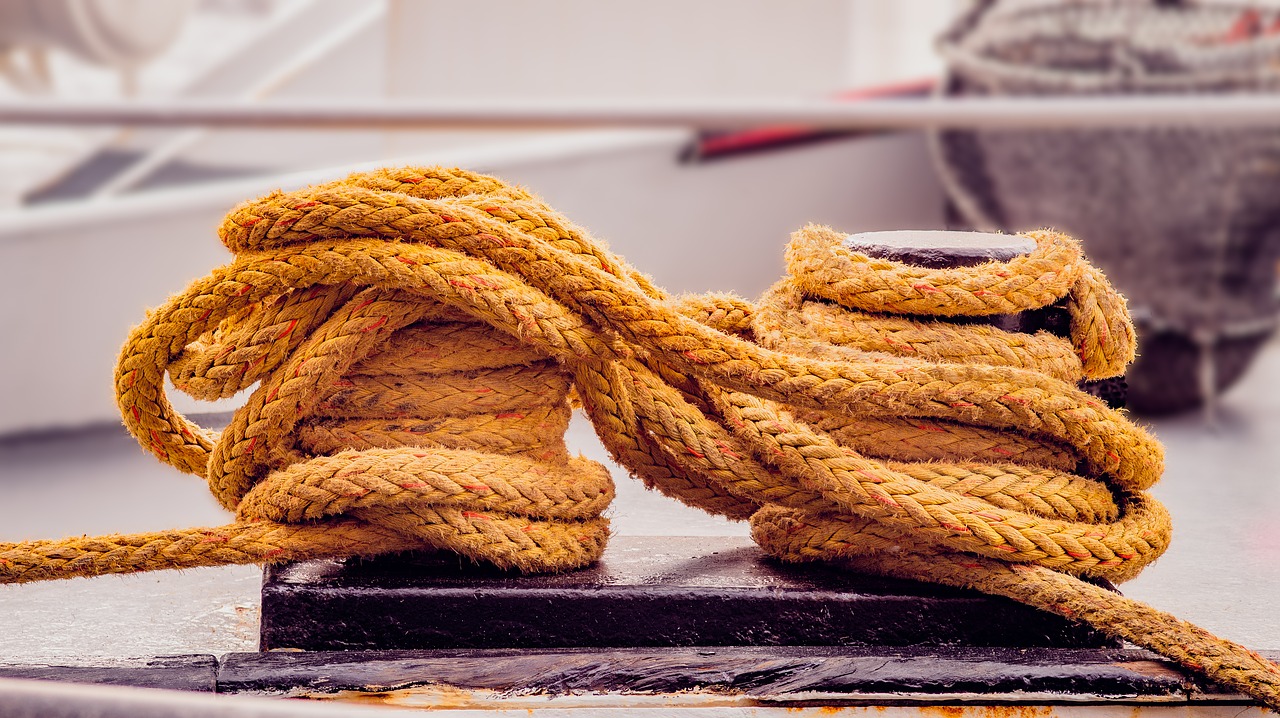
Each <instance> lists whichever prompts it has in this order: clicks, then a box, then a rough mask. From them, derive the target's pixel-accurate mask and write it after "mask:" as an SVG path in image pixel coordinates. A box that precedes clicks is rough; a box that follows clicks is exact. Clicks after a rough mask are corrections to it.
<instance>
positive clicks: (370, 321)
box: [0, 167, 1280, 706]
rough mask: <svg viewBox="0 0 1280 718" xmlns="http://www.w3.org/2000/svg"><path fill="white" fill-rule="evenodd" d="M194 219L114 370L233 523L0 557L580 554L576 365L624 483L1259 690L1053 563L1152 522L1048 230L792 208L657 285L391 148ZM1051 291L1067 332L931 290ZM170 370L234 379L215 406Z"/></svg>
mask: <svg viewBox="0 0 1280 718" xmlns="http://www.w3.org/2000/svg"><path fill="white" fill-rule="evenodd" d="M219 236H220V237H221V238H222V241H223V242H224V243H225V244H226V246H227V247H228V248H229V249H230V250H231V251H232V252H233V253H234V255H235V257H234V259H233V261H232V262H231V263H230V264H228V265H226V266H224V267H221V268H219V269H216V270H214V271H213V272H212V273H211V274H210V275H209V276H207V277H205V278H202V279H199V280H197V281H196V282H194V283H193V284H192V285H191V286H190V287H188V289H187V290H186V291H185V292H184V293H182V294H180V295H178V296H175V297H174V298H172V299H170V301H169V302H168V303H167V304H166V305H164V306H163V307H161V308H160V309H158V310H156V311H153V312H151V313H150V314H149V315H148V316H147V318H146V320H145V321H144V322H143V324H142V325H140V326H139V327H137V328H135V329H134V330H133V332H132V334H131V335H130V337H129V340H128V342H127V343H126V344H125V346H124V348H123V350H122V352H121V356H120V360H119V362H118V365H117V368H116V389H117V398H118V403H119V406H120V408H121V412H122V416H123V417H124V421H125V425H126V427H127V428H128V429H129V431H131V432H132V433H133V434H134V435H135V436H137V437H138V439H139V441H140V442H141V443H142V444H143V446H144V447H146V448H148V449H149V450H151V451H152V453H154V454H155V455H156V456H157V457H159V458H160V459H161V460H162V461H165V462H167V463H169V464H171V465H173V466H175V467H177V468H179V469H181V470H183V471H186V472H188V473H193V474H196V475H199V476H201V477H203V478H205V479H206V481H207V482H208V484H209V487H210V490H211V491H212V492H213V493H214V495H215V496H217V498H218V500H219V501H221V502H222V504H223V505H224V506H226V507H227V508H228V509H230V510H233V511H235V512H236V520H235V521H234V522H233V523H231V524H228V525H227V526H223V527H219V528H212V529H188V530H179V531H169V532H161V533H152V534H137V535H132V536H110V537H97V538H72V539H65V540H62V541H45V542H28V543H23V544H9V545H5V546H0V580H3V581H6V582H18V581H29V580H38V579H46V578H61V577H69V576H77V575H94V574H101V573H114V572H125V571H138V570H148V569H160V568H179V567H189V566H202V565H214V564H223V563H245V562H259V563H265V562H277V561H287V560H299V559H306V558H316V557H330V556H370V555H376V554H382V553H388V552H393V551H403V550H410V549H447V550H452V551H456V552H458V553H460V554H463V555H466V556H469V557H471V558H472V559H473V560H477V561H487V562H491V563H493V564H496V565H498V566H502V567H509V568H517V569H520V570H525V571H559V570H567V569H571V568H575V567H578V566H583V565H586V564H588V563H590V562H592V561H594V560H596V559H597V558H598V557H599V556H600V554H601V552H602V551H603V548H604V544H605V541H606V539H607V535H608V523H607V520H606V519H605V518H603V517H602V512H603V511H604V510H605V508H606V507H607V506H608V504H609V502H610V500H611V499H612V497H613V486H612V483H611V481H610V477H609V473H608V471H607V470H606V469H605V468H604V467H603V466H600V465H599V464H596V463H594V462H590V461H587V460H585V459H582V458H575V457H571V456H570V455H569V454H568V451H567V449H566V448H565V446H564V439H563V436H564V431H565V429H566V427H567V424H568V421H569V416H570V411H571V409H570V402H571V396H573V397H576V399H577V400H578V401H580V402H581V406H582V408H583V409H584V410H585V412H586V413H587V415H588V416H589V417H590V419H591V421H592V424H593V425H594V427H595V429H596V431H597V434H598V435H599V436H600V438H601V440H602V442H603V443H604V445H605V446H606V447H607V448H608V450H609V451H610V453H611V454H612V456H613V457H614V458H615V459H616V460H617V462H618V463H619V464H621V465H622V466H624V467H626V468H627V469H628V470H629V471H630V472H631V473H632V474H634V475H635V476H637V477H638V478H640V479H641V480H643V481H644V483H645V484H646V485H647V486H649V487H651V488H654V489H656V490H658V491H661V492H663V493H665V494H667V495H670V496H673V497H675V498H677V499H679V500H680V501H683V502H684V503H686V504H688V505H691V506H694V507H698V508H701V509H704V510H707V511H710V512H713V513H716V514H720V515H723V516H726V517H729V518H731V519H749V520H750V522H751V529H752V535H753V536H754V537H755V539H756V541H757V542H758V543H759V544H760V545H761V547H762V548H763V549H764V550H766V551H767V552H769V553H771V554H773V555H775V556H777V557H778V558H781V559H782V560H787V561H811V560H824V561H834V562H838V563H841V564H844V565H847V566H850V567H852V568H855V569H857V570H862V571H868V572H874V573H879V574H885V575H893V576H902V577H907V578H916V579H922V580H928V581H936V582H940V583H946V584H950V585H958V586H966V587H971V588H976V589H978V590H982V591H986V592H988V593H992V594H996V595H1002V596H1008V597H1012V598H1015V599H1016V600H1020V601H1024V602H1026V603H1029V604H1031V605H1033V606H1037V607H1039V608H1042V609H1045V610H1049V611H1053V612H1055V613H1059V614H1061V615H1065V616H1069V617H1072V618H1074V619H1077V620H1084V621H1087V622H1089V623H1091V624H1092V625H1095V626H1097V627H1099V628H1101V629H1102V630H1105V631H1107V632H1109V633H1112V634H1114V635H1119V636H1122V637H1124V638H1127V639H1129V640H1131V641H1134V642H1135V643H1138V644H1140V645H1143V646H1146V647H1149V648H1152V649H1153V650H1156V651H1159V652H1161V653H1164V654H1165V655H1168V656H1171V657H1173V658H1175V659H1176V660H1179V661H1181V662H1182V663H1183V664H1184V665H1188V666H1194V667H1196V668H1197V669H1198V670H1204V671H1206V672H1208V673H1209V674H1210V675H1211V676H1213V677H1214V678H1216V679H1218V680H1221V681H1223V682H1226V683H1228V684H1229V685H1232V686H1234V687H1237V688H1239V689H1241V690H1245V691H1247V692H1250V693H1251V694H1252V695H1256V696H1259V697H1260V698H1261V699H1263V700H1265V701H1268V702H1269V704H1270V705H1273V706H1275V705H1280V676H1278V675H1277V673H1276V669H1275V666H1273V665H1272V664H1270V663H1268V662H1266V661H1265V660H1262V659H1260V658H1258V657H1257V656H1256V655H1255V654H1251V653H1249V652H1248V651H1247V650H1246V649H1244V648H1242V647H1240V646H1236V645H1235V644H1230V643H1228V642H1226V641H1222V640H1221V639H1217V638H1214V637H1212V636H1210V635H1209V634H1207V633H1204V632H1203V631H1200V629H1195V628H1194V627H1192V626H1189V624H1184V623H1181V622H1178V621H1177V620H1176V619H1173V618H1172V617H1170V616H1167V614H1161V613H1159V612H1157V611H1155V610H1154V609H1151V608H1150V607H1147V606H1145V605H1143V604H1140V603H1138V602H1136V601H1132V600H1130V599H1126V598H1123V597H1121V596H1119V595H1117V594H1114V593H1111V592H1109V591H1105V590H1103V589H1100V588H1098V587H1097V586H1095V585H1093V584H1091V583H1088V582H1084V581H1081V580H1079V579H1078V578H1076V577H1077V576H1083V577H1089V578H1094V579H1102V578H1105V579H1110V580H1113V581H1121V580H1124V579H1127V578H1130V577H1132V576H1134V575H1136V574H1137V573H1138V572H1139V571H1140V570H1141V569H1142V568H1143V567H1144V566H1146V565H1147V564H1149V563H1150V562H1151V561H1153V560H1155V559H1156V558H1157V557H1158V556H1159V555H1160V554H1161V553H1162V552H1163V551H1164V549H1165V548H1166V547H1167V545H1168V542H1169V536H1170V523H1169V517H1168V514H1167V513H1166V512H1165V510H1164V508H1163V507H1162V506H1161V505H1160V504H1159V503H1158V502H1157V501H1155V500H1154V499H1152V498H1151V497H1150V496H1148V495H1147V494H1146V493H1145V490H1146V489H1147V488H1148V487H1150V486H1151V485H1152V484H1153V483H1154V482H1155V481H1156V480H1157V479H1158V478H1159V477H1160V475H1161V473H1162V472H1163V461H1164V459H1163V450H1162V448H1161V446H1160V445H1159V443H1158V442H1157V441H1156V440H1155V439H1154V437H1152V436H1151V435H1150V434H1149V433H1148V432H1147V431H1145V430H1144V429H1142V428H1141V427H1139V426H1138V425H1136V424H1134V423H1133V422H1132V421H1130V420H1129V419H1128V418H1127V417H1126V416H1125V415H1124V414H1122V413H1120V412H1117V411H1114V410H1112V409H1110V408H1108V407H1106V406H1104V405H1103V404H1101V403H1100V402H1099V401H1098V400H1097V399H1095V398H1094V397H1092V396H1090V395H1088V394H1086V393H1084V392H1082V391H1080V390H1079V389H1078V388H1077V387H1076V382H1078V381H1079V380H1081V379H1084V378H1090V379H1093V378H1102V377H1108V376H1116V375H1118V374H1121V373H1123V371H1124V367H1125V365H1126V364H1127V363H1128V362H1129V361H1130V360H1131V359H1132V358H1133V353H1134V334H1133V328H1132V323H1131V322H1130V319H1129V316H1128V313H1127V310H1126V309H1125V305H1124V300H1123V298H1122V297H1121V296H1120V295H1119V294H1118V293H1116V292H1115V291H1114V290H1113V289H1112V288H1111V287H1110V286H1109V285H1108V283H1107V282H1106V279H1105V278H1104V277H1103V275H1102V274H1101V273H1100V272H1098V271H1097V270H1096V269H1095V268H1093V267H1091V266H1090V265H1089V264H1088V263H1087V262H1086V261H1085V260H1084V258H1083V256H1082V255H1081V251H1080V247H1079V245H1078V243H1077V242H1075V241H1074V240H1072V239H1070V238H1068V237H1066V236H1065V235H1062V234H1059V233H1056V232H1050V231H1041V232H1033V233H1031V234H1030V235H1028V236H1030V237H1031V238H1033V239H1034V240H1035V243H1036V248H1035V250H1034V251H1033V252H1031V253H1030V254H1027V255H1025V256H1022V257H1018V258H1016V259H1013V260H1011V261H1009V262H990V263H987V264H983V265H979V266H976V267H966V268H958V269H943V270H935V269H921V268H917V267H910V266H906V265H903V264H897V263H894V262H889V261H886V260H879V259H874V258H871V257H868V256H865V255H861V254H858V253H856V252H852V251H850V250H848V249H847V248H845V247H844V246H843V245H842V244H841V242H840V240H841V239H842V235H839V234H837V233H835V232H834V231H832V230H830V229H827V228H822V227H815V226H810V227H806V228H804V229H801V230H800V231H798V232H797V233H796V234H795V235H794V236H793V237H792V241H791V243H790V245H789V247H788V249H787V253H786V256H787V262H788V269H789V275H788V276H787V277H786V278H784V279H783V280H782V281H781V282H780V283H779V284H778V285H776V286H775V287H774V288H773V289H771V290H770V291H769V292H768V293H767V294H766V296H765V297H764V298H763V300H762V301H761V302H760V303H759V304H755V303H751V302H747V301H745V300H742V299H740V298H737V297H733V296H731V295H705V296H697V297H683V298H673V297H670V296H668V295H667V294H665V293H664V292H663V291H662V290H660V289H659V288H657V287H656V286H654V284H653V283H652V282H651V281H650V280H649V279H648V278H647V277H645V276H644V275H643V274H641V273H639V272H638V271H636V270H634V269H633V268H631V267H630V266H629V265H627V264H626V263H625V262H624V261H623V260H622V259H621V258H619V257H617V256H616V255H614V254H612V253H610V252H609V251H608V250H607V249H606V248H605V247H604V246H603V245H602V244H601V243H599V242H598V241H596V240H594V239H592V238H591V237H590V235H588V234H587V233H586V232H585V231H584V230H582V229H581V228H579V227H577V226H576V225H574V224H573V223H572V222H570V221H569V220H568V219H567V218H565V217H563V216H561V215H559V214H558V213H556V212H555V211H554V210H552V209H551V208H549V207H547V206H546V205H545V204H543V203H542V202H540V201H539V200H538V199H537V198H536V197H534V196H532V195H531V194H529V193H528V192H526V191H524V190H522V189H519V188H516V187H512V186H510V185H507V184H505V183H503V182H501V181H499V180H497V179H494V178H491V177H486V176H483V175H479V174H475V173H471V172H466V171H463V170H453V169H443V168H413V167H407V168H397V169H386V170H380V171H376V172H370V173H363V174H356V175H352V176H350V177H348V178H346V179H344V180H340V181H337V182H333V183H329V184H325V185H319V186H315V187H310V188H307V189H304V190H299V191H296V192H287V193H286V192H275V193H272V194H270V195H267V196H265V197H262V198H260V199H257V200H253V201H250V202H246V203H244V204H241V205H240V206H238V207H236V208H235V209H233V210H232V211H231V212H230V213H229V214H228V215H227V217H226V219H225V220H224V221H223V223H222V225H221V226H220V228H219ZM1058 302H1063V303H1064V306H1065V307H1066V309H1067V311H1068V312H1069V314H1070V316H1071V338H1070V340H1064V339H1060V338H1057V337H1053V336H1050V335H1048V334H1045V333H1038V334H1035V335H1026V334H1018V333H1010V332H1002V331H999V330H997V329H994V328H991V327H987V326H982V325H978V324H972V323H969V324H965V323H957V322H953V321H950V320H951V319H952V318H955V317H966V316H969V317H972V316H986V315H992V314H1001V313H1015V312H1020V311H1025V310H1028V309H1036V308H1041V307H1046V306H1049V305H1051V304H1055V303H1058ZM166 376H168V377H171V378H172V380H173V382H174V384H175V385H176V386H177V387H178V388H179V389H180V390H182V391H185V392H187V393H190V394H192V395H193V396H197V397H201V398H219V397H229V396H233V395H235V394H237V393H238V392H241V391H245V390H249V389H252V391H251V393H250V394H249V396H248V399H247V400H246V402H245V404H244V406H243V407H242V408H241V409H240V410H239V411H237V412H236V414H235V416H234V418H233V420H232V421H231V423H230V424H229V425H228V426H227V427H226V429H225V430H223V431H222V432H221V434H220V435H218V436H215V435H212V434H211V433H210V432H207V431H205V430H203V429H201V428H200V427H198V426H196V425H194V424H192V423H191V422H190V421H188V420H187V419H185V418H184V417H182V416H181V415H180V414H178V413H177V412H176V411H175V410H174V409H173V407H172V406H171V405H170V403H169V401H168V400H167V398H166V396H165V393H164V386H165V379H166ZM1208 655H1212V656H1214V661H1215V662H1214V663H1213V664H1212V665H1210V664H1209V663H1207V662H1205V661H1204V657H1205V656H1208Z"/></svg>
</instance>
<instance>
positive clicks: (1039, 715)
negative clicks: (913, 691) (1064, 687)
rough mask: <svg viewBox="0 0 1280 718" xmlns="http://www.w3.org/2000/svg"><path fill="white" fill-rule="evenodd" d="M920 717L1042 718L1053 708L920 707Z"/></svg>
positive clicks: (1052, 711)
mask: <svg viewBox="0 0 1280 718" xmlns="http://www.w3.org/2000/svg"><path fill="white" fill-rule="evenodd" d="M920 714H921V715H935V716H938V717H939V718H1043V717H1044V716H1052V715H1053V714H1054V709H1053V706H1028V705H980V706H920Z"/></svg>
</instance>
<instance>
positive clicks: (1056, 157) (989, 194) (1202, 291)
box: [933, 2, 1280, 411]
mask: <svg viewBox="0 0 1280 718" xmlns="http://www.w3.org/2000/svg"><path fill="white" fill-rule="evenodd" d="M1273 28H1274V29H1273ZM940 48H941V50H942V52H943V54H944V56H945V58H946V59H947V62H948V65H949V69H950V74H949V77H948V79H947V81H946V82H945V83H944V84H943V87H942V89H941V91H942V92H944V93H946V94H950V95H963V96H1026V95H1039V96H1072V95H1082V96H1106V95H1132V94H1170V93H1187V92H1197V93H1232V92H1271V91H1276V90H1280V12H1277V11H1276V10H1273V9H1261V8H1254V7H1250V6H1244V5H1211V6H1195V5H1193V6H1178V7H1172V8H1169V7H1159V6H1155V5H1151V4H1147V3H1138V2H1106V3H1102V2H1093V3H1073V4H1069V5H1068V4H1054V5H1048V6H1040V7H1023V8H1021V9H1016V10H999V9H996V10H992V11H989V12H987V13H985V14H984V15H982V16H981V17H979V18H976V19H975V18H974V17H973V16H970V17H966V18H963V19H962V21H961V22H959V23H958V24H957V26H956V27H955V28H953V29H952V31H951V32H949V33H948V34H947V35H946V36H944V38H943V40H942V42H941V43H940ZM1278 119H1280V118H1278ZM933 145H934V151H935V158H936V161H937V164H938V167H939V172H940V175H941V177H942V179H943V182H944V184H946V185H947V189H948V192H949V195H950V197H951V199H952V201H953V202H954V204H955V205H956V208H957V209H958V211H959V213H960V214H961V215H962V217H963V220H964V221H965V222H966V223H967V224H970V225H971V226H974V227H977V228H980V229H988V230H989V229H1003V230H1009V231H1018V230H1025V229H1032V228H1037V227H1046V226H1048V227H1054V228H1056V229H1061V230H1064V231H1066V232H1069V233H1071V234H1073V235H1075V236H1077V237H1079V238H1081V239H1082V240H1083V241H1084V244H1085V249H1086V251H1087V252H1088V254H1089V257H1090V258H1091V259H1092V260H1093V261H1094V262H1095V263H1097V264H1098V265H1099V266H1101V267H1102V268H1103V270H1104V271H1106V272H1107V273H1108V275H1109V276H1110V277H1111V278H1112V280H1113V281H1114V282H1115V283H1116V285H1117V286H1118V287H1120V289H1121V290H1122V291H1123V292H1124V293H1125V294H1126V296H1127V297H1128V298H1129V300H1130V304H1131V306H1132V308H1133V310H1134V315H1135V318H1136V319H1137V320H1138V322H1139V329H1140V331H1141V333H1142V334H1143V337H1144V339H1146V340H1147V341H1146V342H1145V344H1146V345H1147V346H1150V347H1151V348H1152V349H1153V350H1155V349H1158V350H1159V355H1156V354H1151V355H1147V354H1146V353H1145V352H1144V353H1143V356H1142V358H1141V359H1140V361H1139V363H1138V364H1137V365H1136V366H1135V368H1134V369H1133V370H1132V372H1131V375H1130V382H1129V383H1130V388H1131V393H1130V404H1131V406H1133V407H1134V408H1136V409H1139V410H1148V411H1171V410H1177V409H1182V408H1187V407H1189V406H1194V405H1195V404H1197V403H1199V402H1200V401H1201V400H1202V399H1205V398H1208V397H1210V396H1212V395H1214V394H1216V393H1217V392H1218V391H1221V390H1222V389H1225V388H1226V386H1228V385H1229V384H1230V383H1232V382H1234V381H1235V379H1236V378H1238V377H1239V376H1240V375H1241V374H1242V373H1243V369H1244V367H1245V366H1247V364H1248V359H1247V358H1246V359H1245V360H1244V361H1243V362H1242V361H1241V360H1240V354H1241V352H1242V351H1246V350H1247V351H1246V353H1247V354H1248V355H1249V356H1250V357H1251V356H1252V354H1253V353H1254V352H1256V351H1257V349H1258V348H1259V347H1261V346H1262V345H1263V344H1264V343H1265V340H1266V337H1267V336H1269V335H1270V333H1271V332H1272V331H1273V329H1274V326H1275V323H1276V317H1277V309H1280V305H1278V304H1277V299H1276V265H1277V261H1280V123H1278V128H1276V129H1273V128H1244V129H1239V128H1229V129H1214V128H1191V127H1188V128H1149V129H1147V128H1116V129H1081V130H990V131H988V130H976V131H975V130H947V131H941V132H938V133H936V134H935V135H934V136H933ZM1157 338H1158V339H1159V340H1157ZM1143 349H1144V347H1143V345H1140V346H1139V350H1140V352H1142V351H1143ZM1188 352H1190V353H1191V355H1192V357H1191V359H1190V360H1189V358H1188V356H1187V353H1188ZM1224 352H1225V353H1229V354H1230V355H1231V357H1230V360H1229V361H1216V362H1215V361H1214V359H1215V355H1219V354H1224ZM1217 358H1219V359H1224V360H1225V359H1227V357H1226V356H1220V357H1217ZM1219 365H1221V366H1220V368H1221V369H1222V370H1223V371H1217V369H1218V368H1219ZM1187 367H1191V368H1192V371H1191V375H1190V376H1188V369H1187Z"/></svg>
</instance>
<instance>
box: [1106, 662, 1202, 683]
mask: <svg viewBox="0 0 1280 718" xmlns="http://www.w3.org/2000/svg"><path fill="white" fill-rule="evenodd" d="M1111 665H1113V666H1115V667H1117V668H1123V669H1124V670H1126V671H1133V672H1134V673H1137V674H1139V675H1143V676H1148V677H1150V678H1172V679H1173V680H1175V681H1184V680H1186V676H1184V675H1182V673H1180V672H1178V671H1177V670H1175V669H1173V668H1170V667H1169V665H1168V664H1167V663H1162V662H1160V661H1122V662H1120V663H1112V664H1111Z"/></svg>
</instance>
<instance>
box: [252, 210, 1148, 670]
mask: <svg viewBox="0 0 1280 718" xmlns="http://www.w3.org/2000/svg"><path fill="white" fill-rule="evenodd" d="M846 245H847V246H848V247H849V248H850V249H854V250H856V251H858V252H861V253H864V254H868V255H871V256H875V257H881V258H884V259H892V260H895V261H899V262H905V263H910V264H916V265H919V266H924V267H931V268H944V267H959V266H971V265H974V264H979V263H982V262H985V261H989V260H997V261H1008V260H1010V259H1013V258H1015V257H1017V256H1019V255H1022V254H1025V253H1027V252H1030V251H1032V250H1033V249H1034V248H1035V244H1034V242H1033V241H1032V240H1030V239H1028V238H1025V237H1019V236H1015V235H1004V234H987V233H976V232H947V231H893V232H868V233H862V234H854V235H850V236H849V237H848V239H847V240H846ZM959 321H964V322H968V323H973V322H985V323H989V324H992V325H994V326H997V327H999V328H1001V329H1004V330H1007V331H1019V332H1035V331H1040V330H1043V331H1048V332H1051V333H1054V334H1057V335H1060V336H1067V335H1068V331H1069V318H1068V315H1067V312H1066V310H1065V309H1064V308H1062V307H1061V306H1058V305H1055V306H1051V307H1047V308H1044V309H1040V310H1036V311H1032V312H1024V313H1021V314H1018V315H1000V316H993V317H977V318H972V317H970V318H963V319H961V320H959ZM1094 384H1097V385H1100V386H1097V387H1086V389H1089V390H1091V391H1093V393H1095V394H1098V395H1099V396H1101V397H1102V398H1104V399H1106V400H1108V401H1109V402H1111V403H1113V404H1114V402H1115V401H1116V397H1117V396H1118V395H1122V393H1123V384H1122V382H1121V383H1118V384H1117V383H1115V382H1094ZM805 645H810V646H972V647H998V646H1004V647H1108V646H1116V645H1118V643H1116V642H1113V641H1111V639H1108V638H1107V637H1105V636H1104V635H1103V634H1101V633H1100V632H1097V631H1094V630H1092V629H1090V628H1087V627H1085V626H1083V625H1082V624H1076V623H1073V622H1070V621H1067V620H1065V619H1062V618H1059V617H1057V616H1053V615H1050V614H1047V613H1043V612H1040V611H1037V610H1035V609H1032V608H1029V607H1027V606H1024V605H1021V604H1018V603H1015V602H1013V601H1009V600H1006V599H1002V598H997V597H990V596H985V595H982V594H978V593H976V592H969V591H962V590H957V589H951V588H946V587H941V586H934V585H929V584H924V583H917V582H912V581H901V580H892V579H884V578H878V577H870V576H861V575H857V574H853V573H851V572H849V571H847V570H842V569H839V568H832V567H827V566H823V565H813V564H810V565H801V566H795V565H787V564H783V563H780V562H777V561H774V560H771V559H768V558H767V557H766V556H765V555H764V554H763V553H762V552H761V551H760V550H759V549H758V548H757V547H756V546H755V545H754V544H752V543H751V542H750V541H749V540H748V539H746V538H737V537H723V538H701V537H699V538H690V537H678V536H671V537H666V536H664V537H656V536H654V537H642V536H617V537H615V538H614V539H613V540H612V541H611V542H610V544H609V547H608V549H607V551H606V553H605V555H604V558H603V559H602V560H601V561H600V562H598V563H597V564H595V565H594V566H591V567H589V568H586V569H583V570H579V571H573V572H568V573H562V574H553V575H523V574H520V573H517V572H508V571H500V570H498V569H495V568H492V567H487V566H476V565H472V564H471V563H470V562H469V561H467V559H465V558H460V557H459V556H457V555H456V554H452V553H447V554H446V553H441V554H414V555H402V556H388V557H381V558H376V559H372V560H360V559H343V560H327V561H309V562H302V563H294V564H285V565H281V566H275V567H271V568H268V569H267V570H266V573H265V576H264V582H263V588H262V632H261V648H262V650H280V649H301V650H350V649H375V650H391V649H457V648H516V649H519V648H593V647H619V648H623V647H646V646H805Z"/></svg>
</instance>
